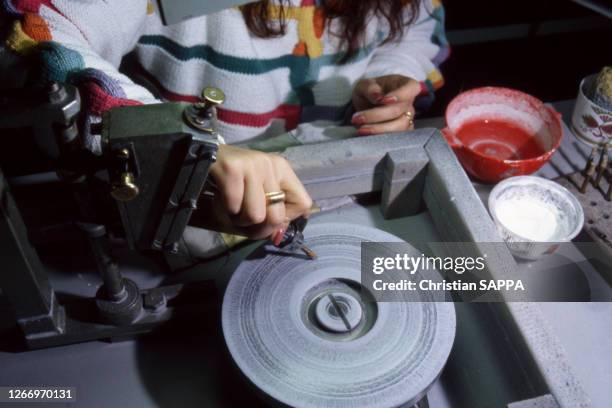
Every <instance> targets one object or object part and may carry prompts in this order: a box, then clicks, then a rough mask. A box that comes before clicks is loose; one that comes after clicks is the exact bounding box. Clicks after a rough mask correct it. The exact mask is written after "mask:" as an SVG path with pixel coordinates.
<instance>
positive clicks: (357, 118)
mask: <svg viewBox="0 0 612 408" xmlns="http://www.w3.org/2000/svg"><path fill="white" fill-rule="evenodd" d="M365 122H366V119H365V116H363V115H360V114H358V113H356V114H354V115H353V117H352V119H351V123H353V125H363V124H364V123H365Z"/></svg>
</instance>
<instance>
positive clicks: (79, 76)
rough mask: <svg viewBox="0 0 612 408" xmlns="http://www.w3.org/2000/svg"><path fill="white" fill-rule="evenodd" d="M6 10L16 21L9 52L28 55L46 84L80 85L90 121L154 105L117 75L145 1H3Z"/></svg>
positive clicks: (140, 27)
mask: <svg viewBox="0 0 612 408" xmlns="http://www.w3.org/2000/svg"><path fill="white" fill-rule="evenodd" d="M2 7H3V8H4V11H5V12H6V13H8V14H10V15H12V16H13V17H14V19H15V21H14V23H13V29H12V32H11V33H10V34H9V37H8V38H7V42H6V45H7V46H8V48H10V49H12V50H13V51H16V52H18V53H21V54H28V55H29V56H30V60H31V61H32V62H33V63H34V64H35V65H36V69H37V70H38V71H39V76H40V77H41V79H42V80H47V81H57V82H62V83H65V82H68V83H72V84H75V85H77V86H78V87H79V90H80V91H81V96H82V99H83V105H84V107H85V109H86V110H87V111H88V113H90V115H94V116H100V115H101V114H102V113H103V112H104V111H106V110H108V109H110V108H112V107H114V106H122V105H133V104H140V103H152V102H155V101H156V100H155V98H154V97H153V96H152V95H151V93H149V92H148V91H147V90H146V89H145V88H143V87H141V86H139V85H136V84H135V83H134V82H132V81H131V80H130V79H129V78H128V77H126V76H125V75H123V74H121V73H119V71H118V66H119V64H120V62H121V59H122V57H123V56H124V55H125V54H127V53H128V52H129V51H131V50H132V48H133V47H134V45H135V44H136V41H137V40H138V38H139V37H140V35H141V34H142V31H143V29H144V25H145V22H146V19H147V13H148V11H150V10H149V5H148V3H147V0H129V1H126V0H107V1H88V0H4V1H3V3H2Z"/></svg>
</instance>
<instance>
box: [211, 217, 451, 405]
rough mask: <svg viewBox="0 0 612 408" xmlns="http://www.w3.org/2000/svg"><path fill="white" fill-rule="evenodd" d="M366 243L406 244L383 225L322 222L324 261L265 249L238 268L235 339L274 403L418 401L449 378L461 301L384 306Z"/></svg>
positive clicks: (236, 350)
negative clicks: (372, 283)
mask: <svg viewBox="0 0 612 408" xmlns="http://www.w3.org/2000/svg"><path fill="white" fill-rule="evenodd" d="M364 241H371V242H403V241H401V240H400V239H399V238H397V237H395V236H393V235H391V234H388V233H386V232H384V231H381V230H378V229H375V228H370V227H364V226H358V225H350V224H313V225H310V226H309V227H308V228H307V229H306V231H305V242H306V245H308V246H309V247H310V248H311V249H312V250H313V251H314V252H316V253H317V255H318V258H317V259H316V260H309V259H307V258H306V257H304V256H301V255H297V254H293V255H291V254H283V253H280V250H279V249H277V248H275V247H273V246H271V245H263V246H262V247H260V248H258V249H257V250H256V251H255V252H254V253H253V254H251V256H249V257H248V258H247V259H246V260H244V261H243V262H242V263H241V264H240V266H239V267H238V269H237V270H236V271H235V272H234V274H233V276H232V278H231V280H230V283H229V285H228V287H227V290H226V292H225V297H224V300H223V311H222V323H223V333H224V336H225V341H226V343H227V346H228V348H229V351H230V353H231V355H232V357H233V358H234V360H235V361H236V363H237V365H238V366H239V367H240V369H241V370H242V372H243V373H244V374H245V375H246V376H247V377H248V378H249V379H250V380H251V381H252V382H253V383H254V384H255V385H256V386H257V387H258V388H259V389H260V390H262V391H264V392H265V393H266V394H268V395H269V396H271V397H273V398H274V399H276V400H278V401H280V402H282V403H284V404H287V405H290V406H294V407H323V406H324V407H356V406H358V407H377V408H379V407H397V406H401V405H411V404H414V403H416V402H418V401H419V400H420V399H421V398H422V397H423V396H424V395H425V393H426V392H427V390H428V389H429V387H430V386H431V385H432V384H433V382H434V381H435V380H436V379H437V378H438V376H439V375H440V372H441V371H442V368H443V367H444V364H445V363H446V360H447V358H448V355H449V353H450V350H451V347H452V344H453V340H454V335H455V311H454V306H453V303H451V302H433V301H425V300H431V299H426V298H424V297H425V296H428V294H427V293H418V292H415V293H410V294H409V295H404V296H403V301H398V302H375V301H374V299H373V297H372V296H371V295H369V294H368V292H367V290H365V289H364V288H363V287H361V285H360V281H361V271H360V261H361V242H364ZM413 252H414V255H415V256H419V255H420V252H418V251H417V250H416V249H414V248H413Z"/></svg>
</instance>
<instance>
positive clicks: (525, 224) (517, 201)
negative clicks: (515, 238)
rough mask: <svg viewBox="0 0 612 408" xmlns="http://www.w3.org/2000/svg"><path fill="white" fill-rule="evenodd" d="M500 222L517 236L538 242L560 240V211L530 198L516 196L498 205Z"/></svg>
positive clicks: (497, 210)
mask: <svg viewBox="0 0 612 408" xmlns="http://www.w3.org/2000/svg"><path fill="white" fill-rule="evenodd" d="M496 212H497V217H498V219H499V221H500V222H501V223H502V224H503V225H504V226H505V227H506V228H507V229H509V230H510V231H512V232H514V233H515V234H517V235H519V236H521V237H523V238H527V239H530V240H532V241H537V242H547V241H555V240H557V239H559V238H560V237H559V232H560V231H559V225H558V220H559V219H560V218H561V215H560V214H559V210H558V209H557V208H556V207H555V206H553V205H550V204H547V203H544V202H542V201H540V200H538V199H534V198H531V197H529V196H515V197H512V198H509V199H507V200H501V201H500V202H499V203H498V204H497V209H496Z"/></svg>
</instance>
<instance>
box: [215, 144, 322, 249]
mask: <svg viewBox="0 0 612 408" xmlns="http://www.w3.org/2000/svg"><path fill="white" fill-rule="evenodd" d="M210 175H211V177H212V179H213V181H214V182H215V183H216V185H217V189H218V192H217V193H216V194H215V199H214V215H211V216H212V217H215V218H216V219H215V220H214V221H215V224H219V225H217V227H215V228H214V229H217V230H222V231H224V232H232V233H238V234H242V235H246V236H248V237H249V238H252V239H262V238H267V237H270V236H271V235H272V234H274V233H275V232H276V231H278V230H279V229H281V228H286V227H287V225H288V223H289V222H290V221H291V220H293V219H295V218H297V217H299V216H302V215H303V216H308V215H309V213H310V208H311V206H312V200H311V199H310V196H309V195H308V193H307V192H306V189H305V188H304V186H303V185H302V183H301V182H300V180H299V179H298V178H297V176H296V175H295V173H294V172H293V170H292V169H291V166H290V165H289V163H288V162H287V160H285V159H284V158H283V157H281V156H279V155H276V154H268V153H262V152H258V151H255V150H247V149H241V148H238V147H234V146H228V145H221V146H220V147H219V151H218V153H217V161H216V162H215V163H214V164H213V165H212V167H211V169H210ZM278 191H284V192H285V194H286V199H285V202H284V203H282V202H280V203H275V204H267V203H266V196H265V194H266V193H270V192H278Z"/></svg>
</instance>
